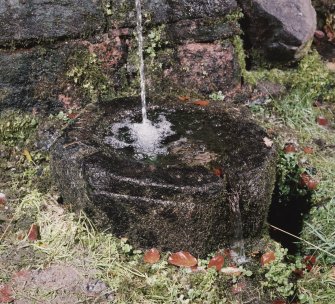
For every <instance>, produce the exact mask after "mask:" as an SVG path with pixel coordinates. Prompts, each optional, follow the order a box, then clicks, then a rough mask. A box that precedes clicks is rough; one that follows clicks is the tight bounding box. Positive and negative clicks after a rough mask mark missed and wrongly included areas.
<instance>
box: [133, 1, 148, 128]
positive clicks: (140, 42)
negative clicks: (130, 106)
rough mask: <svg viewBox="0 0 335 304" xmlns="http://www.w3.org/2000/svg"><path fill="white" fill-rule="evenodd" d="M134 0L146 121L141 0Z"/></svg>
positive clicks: (144, 121)
mask: <svg viewBox="0 0 335 304" xmlns="http://www.w3.org/2000/svg"><path fill="white" fill-rule="evenodd" d="M135 1H136V21H137V40H138V57H139V59H140V78H141V101H142V121H143V123H146V121H147V102H146V94H145V72H144V57H143V27H142V8H141V0H135Z"/></svg>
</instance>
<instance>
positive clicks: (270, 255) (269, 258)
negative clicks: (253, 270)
mask: <svg viewBox="0 0 335 304" xmlns="http://www.w3.org/2000/svg"><path fill="white" fill-rule="evenodd" d="M275 259H276V255H275V253H274V252H273V251H269V252H266V253H264V254H263V255H262V257H261V265H262V266H265V265H267V264H270V263H272V262H273V261H274V260H275Z"/></svg>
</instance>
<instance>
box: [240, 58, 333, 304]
mask: <svg viewBox="0 0 335 304" xmlns="http://www.w3.org/2000/svg"><path fill="white" fill-rule="evenodd" d="M245 75H246V79H247V81H249V83H252V84H256V83H257V82H258V81H260V80H270V81H272V82H275V83H280V84H282V85H285V86H286V87H287V88H288V93H287V94H286V95H285V96H283V97H280V98H271V97H270V99H269V100H268V103H267V104H266V105H255V106H252V111H253V112H254V117H255V118H256V119H257V120H258V121H259V122H260V123H261V124H263V125H264V126H265V127H266V128H267V129H268V130H271V132H272V133H275V134H276V138H275V141H276V142H277V145H278V146H279V147H282V148H283V147H284V145H285V144H286V143H290V142H295V143H296V146H297V152H296V153H293V154H282V157H281V162H280V163H279V175H280V176H281V178H282V186H283V187H282V189H281V190H282V193H283V195H285V194H287V193H290V192H291V191H293V189H289V188H287V182H288V180H291V181H294V183H293V184H297V187H296V188H295V190H297V189H299V186H298V183H297V179H298V176H299V175H300V174H301V172H302V171H304V170H305V169H306V168H311V169H312V171H314V173H315V174H316V175H315V178H316V179H317V180H319V184H318V187H317V189H316V190H313V191H312V202H313V206H314V207H313V208H312V210H311V212H310V214H309V216H308V218H306V220H305V224H304V228H303V231H302V235H301V237H302V238H303V239H304V240H306V241H308V242H309V243H308V244H307V243H304V242H302V245H303V250H304V253H305V254H312V255H315V256H317V264H318V266H317V267H315V268H313V269H312V270H311V271H310V272H306V273H305V274H304V275H303V277H302V278H301V279H299V280H298V282H297V285H298V286H297V291H298V293H297V295H298V298H299V300H300V302H301V303H310V304H312V303H320V304H321V303H324V304H326V303H332V301H333V299H334V291H333V289H334V288H333V287H334V285H335V276H334V267H333V265H334V261H335V246H334V244H335V234H334V229H333V227H334V223H335V206H334V199H335V184H334V182H333V181H334V178H335V175H334V172H335V161H334V158H335V154H334V142H335V129H334V111H335V107H334V103H335V90H334V84H335V74H334V73H332V72H331V71H329V70H327V68H326V67H325V64H324V63H323V61H322V60H321V58H320V56H319V55H318V54H317V53H316V52H311V53H310V54H309V55H308V56H306V57H305V58H304V59H303V60H302V61H301V62H300V63H299V66H298V68H297V69H291V70H279V69H272V70H261V71H245ZM319 116H324V117H326V118H327V119H328V121H329V123H328V125H327V126H320V125H319V124H318V123H317V122H316V118H317V117H319ZM306 146H310V147H312V148H313V150H314V152H313V153H312V154H306V153H304V152H303V148H304V147H306ZM297 241H298V240H297ZM312 245H313V246H312ZM317 247H319V248H321V249H322V250H318V249H317Z"/></svg>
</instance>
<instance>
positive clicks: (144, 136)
mask: <svg viewBox="0 0 335 304" xmlns="http://www.w3.org/2000/svg"><path fill="white" fill-rule="evenodd" d="M135 3H136V12H137V40H138V56H139V59H140V78H141V100H142V123H137V122H134V121H131V120H128V119H126V120H124V121H123V122H120V123H114V124H113V125H112V126H111V128H110V131H111V133H110V136H107V137H106V139H105V142H106V143H107V144H110V145H111V146H113V147H114V148H116V149H123V148H126V147H132V148H133V149H134V153H135V157H137V158H145V157H149V158H155V157H156V156H157V155H160V154H166V153H167V148H166V147H164V146H163V145H162V142H163V140H164V139H165V138H167V137H168V136H170V135H173V134H175V132H174V131H173V130H172V129H171V127H172V124H171V123H170V122H169V121H167V120H166V118H165V116H164V115H163V114H162V115H159V117H158V119H156V121H151V120H149V119H148V117H147V105H146V96H145V73H144V58H143V34H142V30H143V28H142V9H141V0H135Z"/></svg>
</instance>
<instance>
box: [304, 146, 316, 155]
mask: <svg viewBox="0 0 335 304" xmlns="http://www.w3.org/2000/svg"><path fill="white" fill-rule="evenodd" d="M304 153H305V154H313V153H314V149H313V148H312V147H308V146H307V147H304Z"/></svg>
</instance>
